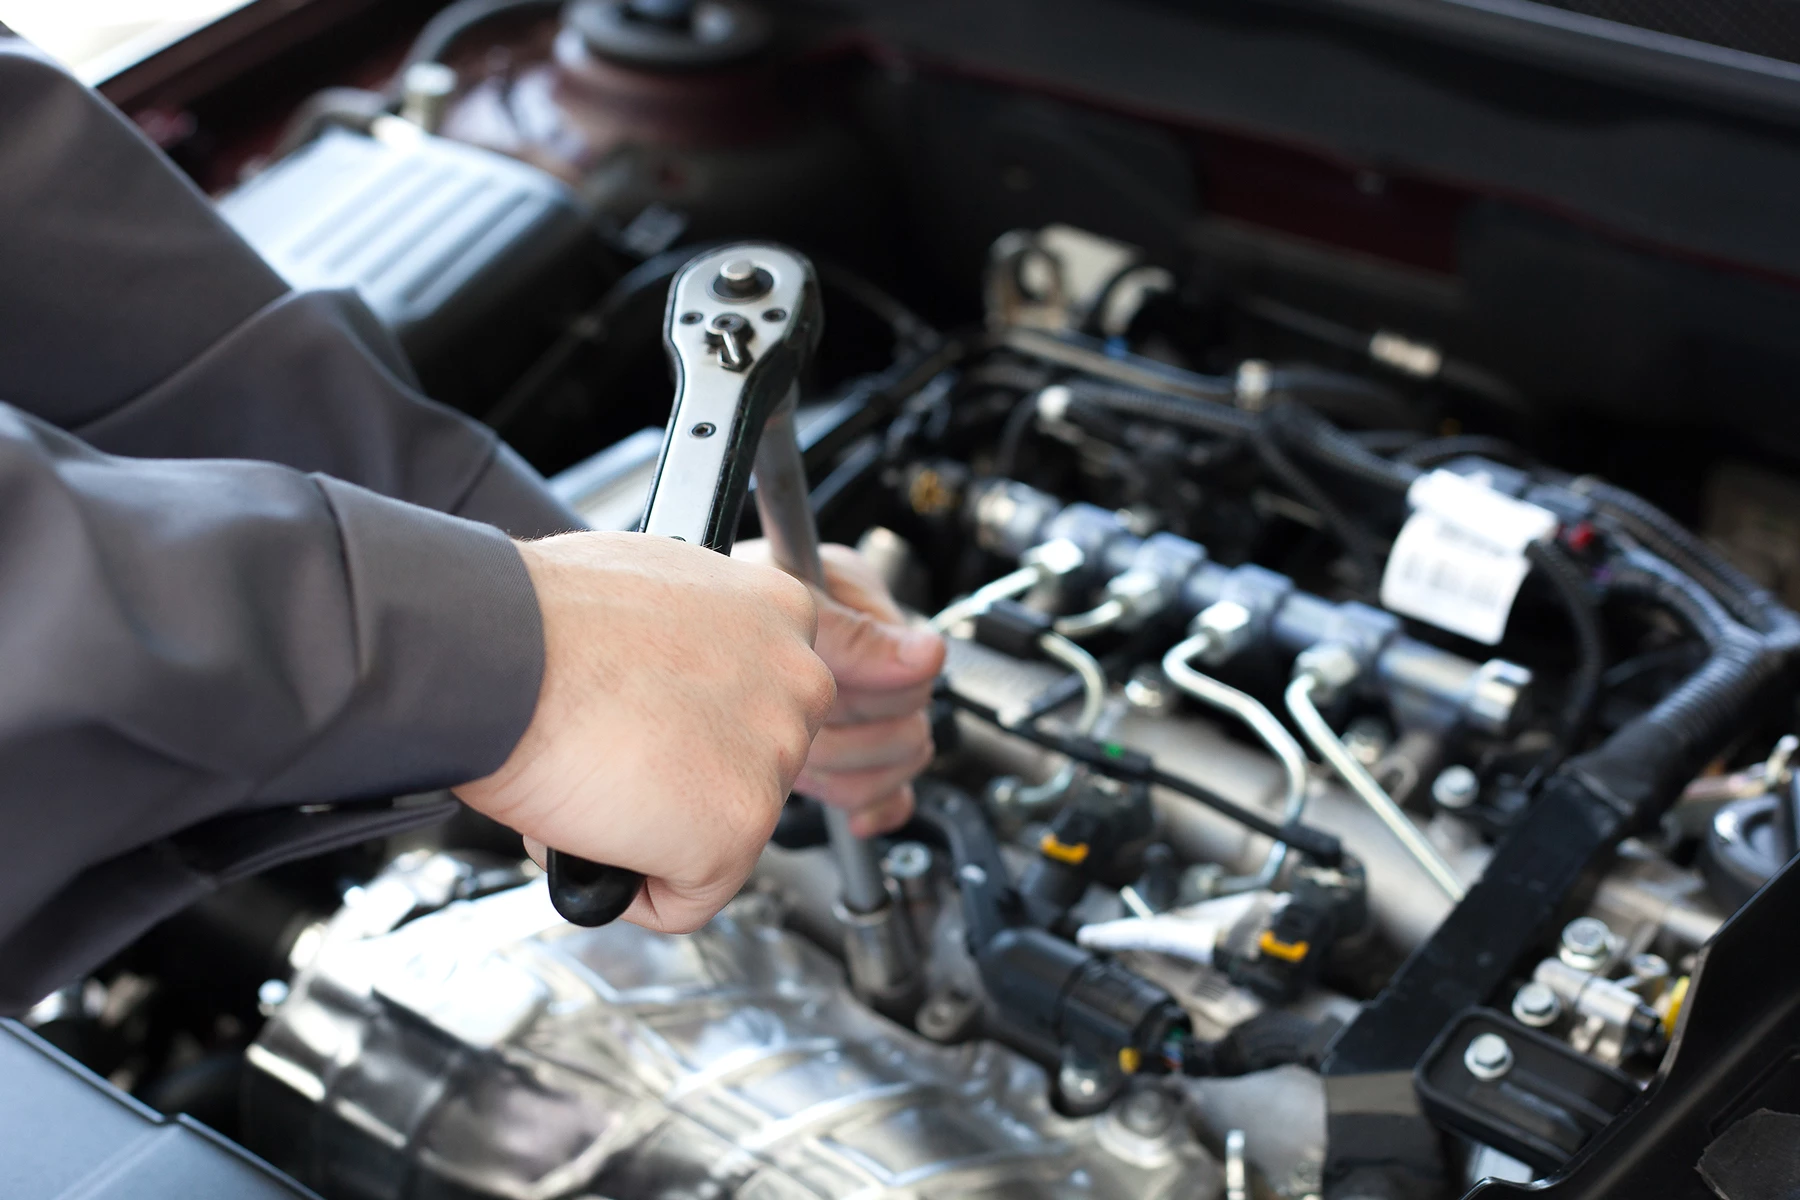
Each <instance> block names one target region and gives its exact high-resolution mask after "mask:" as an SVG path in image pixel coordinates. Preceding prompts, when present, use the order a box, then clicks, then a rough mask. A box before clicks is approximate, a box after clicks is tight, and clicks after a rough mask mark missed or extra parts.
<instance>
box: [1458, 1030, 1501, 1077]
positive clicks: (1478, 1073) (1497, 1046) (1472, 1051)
mask: <svg viewBox="0 0 1800 1200" xmlns="http://www.w3.org/2000/svg"><path fill="white" fill-rule="evenodd" d="M1512 1065H1513V1049H1512V1046H1511V1045H1509V1044H1508V1043H1507V1040H1506V1039H1505V1038H1503V1037H1501V1036H1500V1035H1499V1034H1497V1033H1482V1034H1477V1035H1476V1036H1475V1037H1474V1038H1473V1039H1472V1040H1471V1041H1470V1042H1469V1048H1468V1049H1467V1050H1465V1051H1463V1066H1465V1067H1467V1068H1468V1069H1469V1074H1471V1075H1473V1076H1474V1077H1475V1078H1477V1079H1481V1080H1487V1081H1490V1082H1491V1081H1493V1080H1495V1079H1499V1078H1500V1077H1501V1076H1503V1075H1505V1074H1506V1073H1507V1072H1508V1071H1510V1070H1512Z"/></svg>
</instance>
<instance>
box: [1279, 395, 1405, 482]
mask: <svg viewBox="0 0 1800 1200" xmlns="http://www.w3.org/2000/svg"><path fill="white" fill-rule="evenodd" d="M1266 417H1267V422H1268V424H1269V425H1270V427H1271V428H1272V429H1273V430H1274V431H1275V433H1276V434H1277V436H1279V437H1281V438H1282V439H1283V440H1284V441H1286V442H1287V443H1288V444H1290V445H1293V446H1295V447H1296V448H1298V449H1300V450H1303V451H1305V452H1307V453H1308V454H1309V455H1310V456H1311V457H1312V458H1314V459H1316V460H1318V461H1320V462H1322V463H1324V464H1325V465H1326V466H1328V467H1331V468H1333V469H1334V470H1336V471H1339V472H1341V473H1343V474H1345V475H1348V476H1349V477H1351V478H1352V479H1356V480H1359V481H1361V482H1363V483H1367V484H1372V485H1373V486H1375V487H1378V488H1381V489H1383V490H1386V491H1390V492H1405V491H1406V489H1407V488H1409V487H1411V486H1412V483H1413V480H1415V479H1417V478H1418V477H1419V476H1420V475H1421V474H1423V473H1424V472H1422V471H1420V469H1419V468H1418V467H1415V466H1412V465H1411V464H1409V463H1402V462H1397V461H1395V460H1394V459H1391V458H1383V457H1382V456H1381V455H1379V454H1376V453H1375V452H1374V451H1372V450H1370V449H1369V448H1368V447H1367V446H1364V445H1363V444H1362V443H1361V442H1359V441H1357V440H1356V439H1355V438H1353V437H1351V436H1350V435H1349V434H1347V433H1345V432H1344V431H1343V430H1341V429H1339V428H1338V427H1337V426H1336V425H1333V424H1332V423H1331V422H1330V421H1328V420H1326V419H1325V418H1324V417H1321V416H1320V415H1319V414H1318V413H1315V412H1313V411H1312V410H1310V409H1308V408H1305V407H1303V406H1301V405H1298V404H1294V403H1292V402H1282V403H1279V404H1276V405H1274V406H1272V407H1271V408H1270V409H1269V410H1268V412H1267V414H1266Z"/></svg>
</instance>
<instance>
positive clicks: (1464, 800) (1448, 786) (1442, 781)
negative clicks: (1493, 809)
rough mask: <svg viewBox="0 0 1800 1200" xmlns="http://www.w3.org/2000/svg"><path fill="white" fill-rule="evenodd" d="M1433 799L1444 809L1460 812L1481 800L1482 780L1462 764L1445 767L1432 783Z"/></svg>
mask: <svg viewBox="0 0 1800 1200" xmlns="http://www.w3.org/2000/svg"><path fill="white" fill-rule="evenodd" d="M1431 798H1432V799H1433V800H1435V801H1437V803H1438V805H1439V806H1440V807H1442V808H1447V809H1450V810H1452V811H1456V812H1460V811H1461V810H1462V809H1465V808H1467V807H1469V806H1470V805H1471V804H1473V803H1475V801H1477V800H1479V799H1480V798H1481V780H1480V779H1479V778H1478V777H1477V776H1476V774H1475V772H1473V771H1471V770H1470V769H1469V768H1468V767H1465V766H1463V765H1462V764H1461V763H1457V764H1455V765H1453V766H1448V767H1445V768H1444V769H1443V770H1442V771H1439V772H1438V776H1437V778H1436V779H1434V780H1432V781H1431Z"/></svg>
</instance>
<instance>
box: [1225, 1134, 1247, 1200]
mask: <svg viewBox="0 0 1800 1200" xmlns="http://www.w3.org/2000/svg"><path fill="white" fill-rule="evenodd" d="M1225 1200H1250V1168H1249V1166H1248V1165H1247V1164H1246V1163H1245V1161H1244V1131H1243V1130H1241V1129H1233V1130H1232V1131H1231V1132H1230V1133H1228V1134H1226V1135H1225Z"/></svg>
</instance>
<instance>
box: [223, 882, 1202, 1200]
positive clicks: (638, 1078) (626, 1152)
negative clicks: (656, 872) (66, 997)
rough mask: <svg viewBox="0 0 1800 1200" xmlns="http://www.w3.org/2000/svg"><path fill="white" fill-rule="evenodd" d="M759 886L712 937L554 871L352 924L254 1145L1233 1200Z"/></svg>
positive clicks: (528, 1187)
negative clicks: (393, 926)
mask: <svg viewBox="0 0 1800 1200" xmlns="http://www.w3.org/2000/svg"><path fill="white" fill-rule="evenodd" d="M777 917H778V913H777V912H776V910H775V908H774V906H773V905H772V904H771V903H770V902H768V901H767V899H766V898H764V897H761V896H754V895H752V896H746V897H743V898H741V899H740V900H739V901H738V902H736V903H735V904H734V905H733V906H732V907H731V908H730V909H728V910H727V912H726V913H725V914H724V915H722V916H721V917H719V918H718V919H716V920H714V921H713V922H712V923H711V924H710V925H708V926H707V927H706V928H704V929H702V930H701V931H700V932H698V933H696V934H693V935H691V936H687V937H672V936H667V935H661V934H656V933H651V932H648V931H646V930H643V929H640V928H638V927H636V926H632V925H626V924H615V925H612V926H608V927H605V928H601V929H592V930H587V929H576V928H574V927H571V926H568V925H565V924H563V923H562V922H561V921H559V920H558V919H557V918H556V915H555V913H554V912H553V911H552V910H551V908H550V905H549V902H548V900H547V898H546V895H545V893H544V890H543V888H542V885H541V884H533V885H528V886H526V887H523V888H519V889H515V890H513V891H510V892H503V893H500V894H497V895H494V896H490V897H486V898H484V899H481V900H477V901H474V902H466V903H459V904H453V905H451V906H450V907H448V908H446V909H444V910H443V911H441V912H438V913H434V914H432V915H430V916H426V917H423V918H420V919H418V920H415V921H413V922H411V923H410V924H407V925H404V926H402V927H400V928H399V929H397V930H395V931H394V932H392V933H386V934H379V935H376V936H373V937H367V938H362V937H354V936H350V937H328V938H327V939H326V944H325V946H324V948H323V949H322V950H321V952H320V954H319V955H318V957H317V959H316V960H315V962H314V965H313V966H312V967H311V968H310V969H309V970H308V971H306V972H304V973H303V974H302V975H301V976H300V977H299V978H298V979H297V980H296V981H295V986H294V990H293V994H292V995H291V996H290V998H289V999H288V1000H287V1002H286V1003H285V1004H283V1005H282V1006H281V1007H280V1009H278V1010H277V1012H276V1014H275V1016H274V1017H273V1019H271V1020H270V1022H269V1023H268V1025H267V1026H266V1027H265V1028H264V1029H263V1031H262V1033H261V1035H260V1036H259V1038H258V1040H257V1042H256V1044H255V1046H254V1047H253V1048H252V1050H251V1051H250V1054H249V1056H248V1061H249V1066H250V1074H251V1076H252V1080H251V1084H250V1087H251V1103H250V1107H249V1113H250V1118H249V1121H248V1126H247V1140H249V1141H250V1142H251V1143H252V1144H253V1145H254V1146H255V1147H256V1148H257V1149H258V1150H259V1151H261V1152H262V1153H264V1154H265V1155H268V1156H270V1157H272V1158H273V1159H275V1160H276V1161H278V1162H281V1163H283V1164H284V1165H287V1166H288V1167H289V1168H290V1169H292V1170H295V1171H297V1172H298V1173H299V1174H301V1175H302V1176H304V1177H305V1181H306V1182H308V1183H310V1184H311V1185H312V1186H314V1187H317V1188H319V1189H320V1190H321V1191H323V1192H325V1193H326V1194H328V1195H331V1196H333V1197H335V1198H337V1200H413V1198H416V1197H424V1196H427V1195H441V1194H444V1193H445V1192H446V1191H448V1190H452V1189H454V1190H457V1192H458V1194H467V1195H473V1196H483V1197H507V1198H509V1200H538V1198H542V1200H550V1198H551V1197H563V1196H578V1195H579V1196H595V1197H598V1196H612V1197H632V1198H633V1200H638V1198H644V1200H676V1198H688V1200H691V1198H693V1197H701V1196H705V1197H712V1198H714V1200H841V1198H842V1200H847V1198H851V1197H855V1198H858V1200H873V1198H876V1197H880V1198H882V1200H927V1198H929V1200H977V1198H979V1200H1027V1198H1032V1197H1044V1198H1048V1200H1137V1198H1147V1200H1165V1198H1166V1200H1177V1198H1180V1200H1190V1198H1191V1200H1215V1198H1216V1197H1217V1196H1218V1195H1219V1192H1220V1182H1219V1171H1218V1167H1217V1165H1216V1164H1215V1163H1214V1162H1213V1161H1212V1160H1211V1159H1210V1158H1209V1157H1208V1155H1207V1154H1206V1153H1205V1151H1204V1150H1203V1149H1202V1148H1201V1147H1200V1146H1199V1145H1198V1144H1197V1143H1196V1142H1195V1141H1194V1139H1193V1137H1192V1136H1191V1135H1190V1134H1189V1133H1188V1132H1187V1131H1186V1129H1185V1127H1183V1126H1180V1125H1177V1126H1176V1127H1174V1128H1172V1129H1171V1130H1170V1131H1169V1133H1168V1134H1166V1135H1164V1136H1163V1137H1162V1138H1161V1139H1159V1141H1158V1143H1157V1144H1158V1146H1159V1147H1160V1149H1159V1151H1158V1153H1157V1154H1156V1155H1152V1156H1146V1155H1143V1154H1142V1153H1140V1152H1139V1151H1140V1149H1141V1139H1140V1143H1139V1144H1134V1145H1124V1144H1122V1143H1121V1144H1120V1145H1118V1146H1115V1145H1114V1142H1115V1141H1116V1140H1117V1139H1114V1138H1112V1137H1110V1136H1109V1135H1108V1134H1107V1130H1108V1129H1109V1128H1110V1126H1111V1125H1112V1124H1117V1122H1110V1123H1109V1119H1108V1118H1106V1117H1096V1118H1092V1119H1081V1120H1075V1119H1068V1118H1064V1117H1061V1116H1059V1115H1057V1114H1056V1113H1055V1112H1053V1111H1052V1110H1051V1109H1050V1107H1049V1105H1048V1102H1047V1096H1048V1088H1049V1081H1048V1079H1047V1078H1046V1076H1045V1074H1044V1072H1043V1071H1042V1070H1041V1069H1040V1068H1038V1067H1036V1066H1034V1065H1033V1064H1031V1063H1029V1062H1027V1061H1025V1060H1024V1059H1022V1058H1020V1057H1018V1056H1017V1055H1015V1054H1013V1053H1012V1052H1011V1051H1008V1050H1005V1049H1002V1048H1000V1047H998V1046H995V1045H993V1044H989V1043H970V1044H966V1045H962V1046H956V1047H945V1046H938V1045H935V1044H933V1043H931V1042H928V1041H926V1040H924V1039H922V1038H919V1037H917V1036H915V1035H913V1034H911V1033H909V1032H907V1031H906V1030H904V1029H901V1028H900V1027H898V1026H896V1025H893V1024H892V1023H890V1022H888V1021H885V1020H883V1019H881V1018H880V1017H877V1016H875V1015H874V1014H872V1013H870V1012H869V1011H868V1010H867V1009H866V1008H865V1007H863V1006H862V1005H861V1004H859V1003H858V1002H857V1001H856V1000H855V999H854V998H853V997H852V996H851V995H850V993H849V992H848V991H847V990H846V988H845V987H844V985H843V981H842V976H841V973H840V970H839V968H838V967H837V965H836V964H835V963H834V962H833V961H832V960H830V959H829V958H827V957H825V956H824V955H823V954H822V953H821V952H819V951H818V950H816V949H814V948H812V947H811V946H809V945H808V944H807V943H806V942H804V941H803V940H801V939H800V938H798V937H795V936H793V935H791V934H788V933H786V932H784V931H783V930H782V929H781V928H780V926H779V924H778V922H777Z"/></svg>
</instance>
